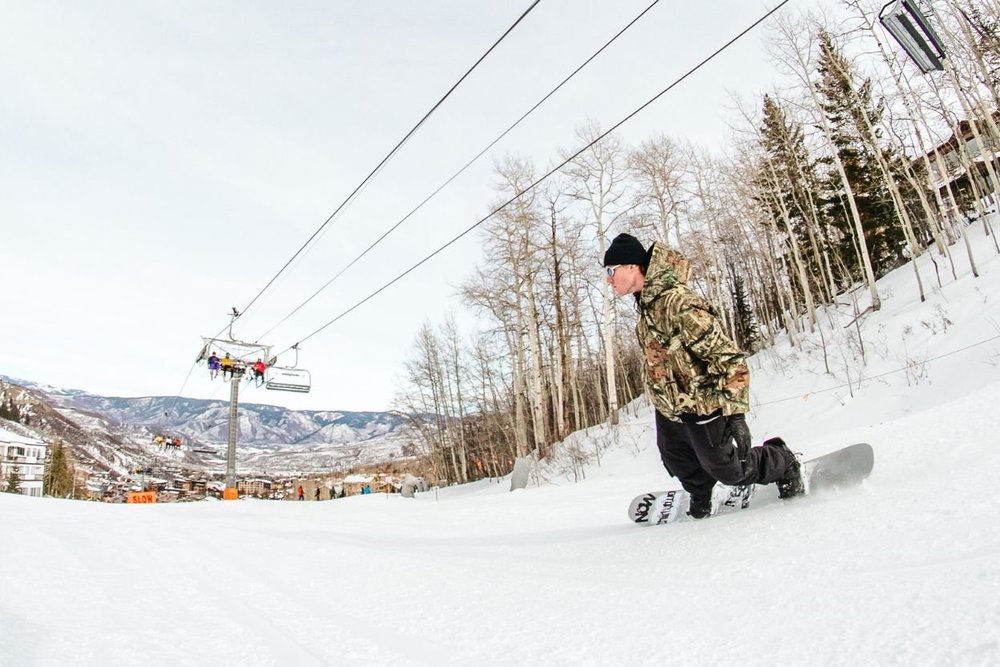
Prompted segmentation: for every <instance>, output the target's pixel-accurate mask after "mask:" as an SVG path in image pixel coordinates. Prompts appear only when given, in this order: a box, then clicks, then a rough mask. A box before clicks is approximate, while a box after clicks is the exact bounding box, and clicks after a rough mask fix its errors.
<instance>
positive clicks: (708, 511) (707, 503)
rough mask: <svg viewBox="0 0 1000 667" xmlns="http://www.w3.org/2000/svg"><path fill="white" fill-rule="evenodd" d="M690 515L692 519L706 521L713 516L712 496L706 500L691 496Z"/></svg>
mask: <svg viewBox="0 0 1000 667" xmlns="http://www.w3.org/2000/svg"><path fill="white" fill-rule="evenodd" d="M688 514H690V515H691V518H692V519H705V518H707V517H710V516H712V496H711V494H709V495H708V496H706V497H705V498H695V497H694V496H691V500H690V501H689V503H688Z"/></svg>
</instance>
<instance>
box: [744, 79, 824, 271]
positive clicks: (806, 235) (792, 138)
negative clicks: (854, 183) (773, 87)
mask: <svg viewBox="0 0 1000 667" xmlns="http://www.w3.org/2000/svg"><path fill="white" fill-rule="evenodd" d="M759 137H760V138H759V142H760V146H761V148H762V149H763V150H764V159H765V163H764V164H762V165H761V166H760V174H759V176H758V178H757V181H758V183H757V185H758V190H759V191H760V192H761V193H765V194H762V196H765V197H772V198H776V200H775V201H768V202H765V205H766V210H768V211H771V213H772V215H773V216H774V223H775V229H777V230H784V223H783V220H782V209H783V210H784V212H785V214H787V216H788V218H789V223H790V225H791V228H792V234H793V235H794V236H793V238H788V237H787V235H786V234H784V233H782V234H779V238H781V239H782V241H783V242H784V244H785V245H786V247H787V246H788V244H790V243H793V242H794V243H798V244H799V247H800V248H801V253H800V255H801V257H802V261H803V262H804V263H805V266H806V270H807V271H808V272H809V274H810V276H811V279H812V281H813V283H815V284H816V285H823V284H824V282H825V281H824V279H823V271H824V268H823V253H824V252H826V251H827V249H828V248H830V247H831V246H832V245H834V244H833V243H832V242H831V240H830V239H829V236H830V234H831V232H832V231H833V229H832V228H831V227H830V225H829V224H827V223H826V219H825V216H824V215H823V212H822V211H817V210H816V205H817V201H816V197H817V196H818V193H819V191H820V184H821V178H820V176H819V174H818V171H817V164H816V160H814V159H813V158H812V157H811V156H810V154H809V150H808V149H807V148H806V144H805V133H804V132H803V129H802V126H801V125H800V124H798V123H795V122H792V121H791V120H790V119H789V118H788V117H787V115H786V113H785V111H784V109H782V107H781V105H780V104H779V103H778V101H777V100H775V99H774V98H772V97H771V96H770V95H764V105H763V116H762V121H761V127H760V134H759ZM779 201H780V203H779ZM837 236H838V237H839V236H840V234H839V233H838V234H837Z"/></svg>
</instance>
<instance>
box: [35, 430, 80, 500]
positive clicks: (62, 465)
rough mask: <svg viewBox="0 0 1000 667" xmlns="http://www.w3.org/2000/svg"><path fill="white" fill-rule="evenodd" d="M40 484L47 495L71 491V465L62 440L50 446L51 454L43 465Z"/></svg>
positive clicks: (61, 494) (62, 494) (65, 493)
mask: <svg viewBox="0 0 1000 667" xmlns="http://www.w3.org/2000/svg"><path fill="white" fill-rule="evenodd" d="M42 485H43V486H44V489H45V495H48V496H59V497H63V496H68V495H70V494H71V493H73V466H71V465H70V462H69V458H68V457H67V456H66V447H65V446H64V445H63V442H62V440H57V441H56V443H55V444H54V445H53V446H52V455H51V456H50V457H49V461H48V464H47V465H46V466H45V475H44V477H43V479H42Z"/></svg>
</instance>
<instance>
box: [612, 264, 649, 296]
mask: <svg viewBox="0 0 1000 667" xmlns="http://www.w3.org/2000/svg"><path fill="white" fill-rule="evenodd" d="M606 270H607V272H608V273H609V274H610V275H609V276H608V277H607V281H608V284H609V285H611V288H612V289H613V290H614V291H615V294H617V295H618V296H625V295H626V294H635V293H636V292H638V291H639V290H641V289H642V285H643V275H642V271H640V270H639V267H638V265H636V264H623V265H621V266H609V267H607V268H606Z"/></svg>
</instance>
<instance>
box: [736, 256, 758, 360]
mask: <svg viewBox="0 0 1000 667" xmlns="http://www.w3.org/2000/svg"><path fill="white" fill-rule="evenodd" d="M729 280H730V291H731V293H732V297H733V325H734V329H735V332H736V344H737V345H738V346H739V348H740V349H741V350H745V351H747V352H752V351H754V349H755V344H756V343H757V342H758V341H759V340H760V329H759V328H758V327H757V318H756V317H755V316H754V312H753V308H752V307H751V306H750V297H749V296H748V295H747V290H746V283H745V281H744V280H743V276H742V275H740V273H739V272H738V271H736V270H735V268H734V267H732V266H730V267H729Z"/></svg>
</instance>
